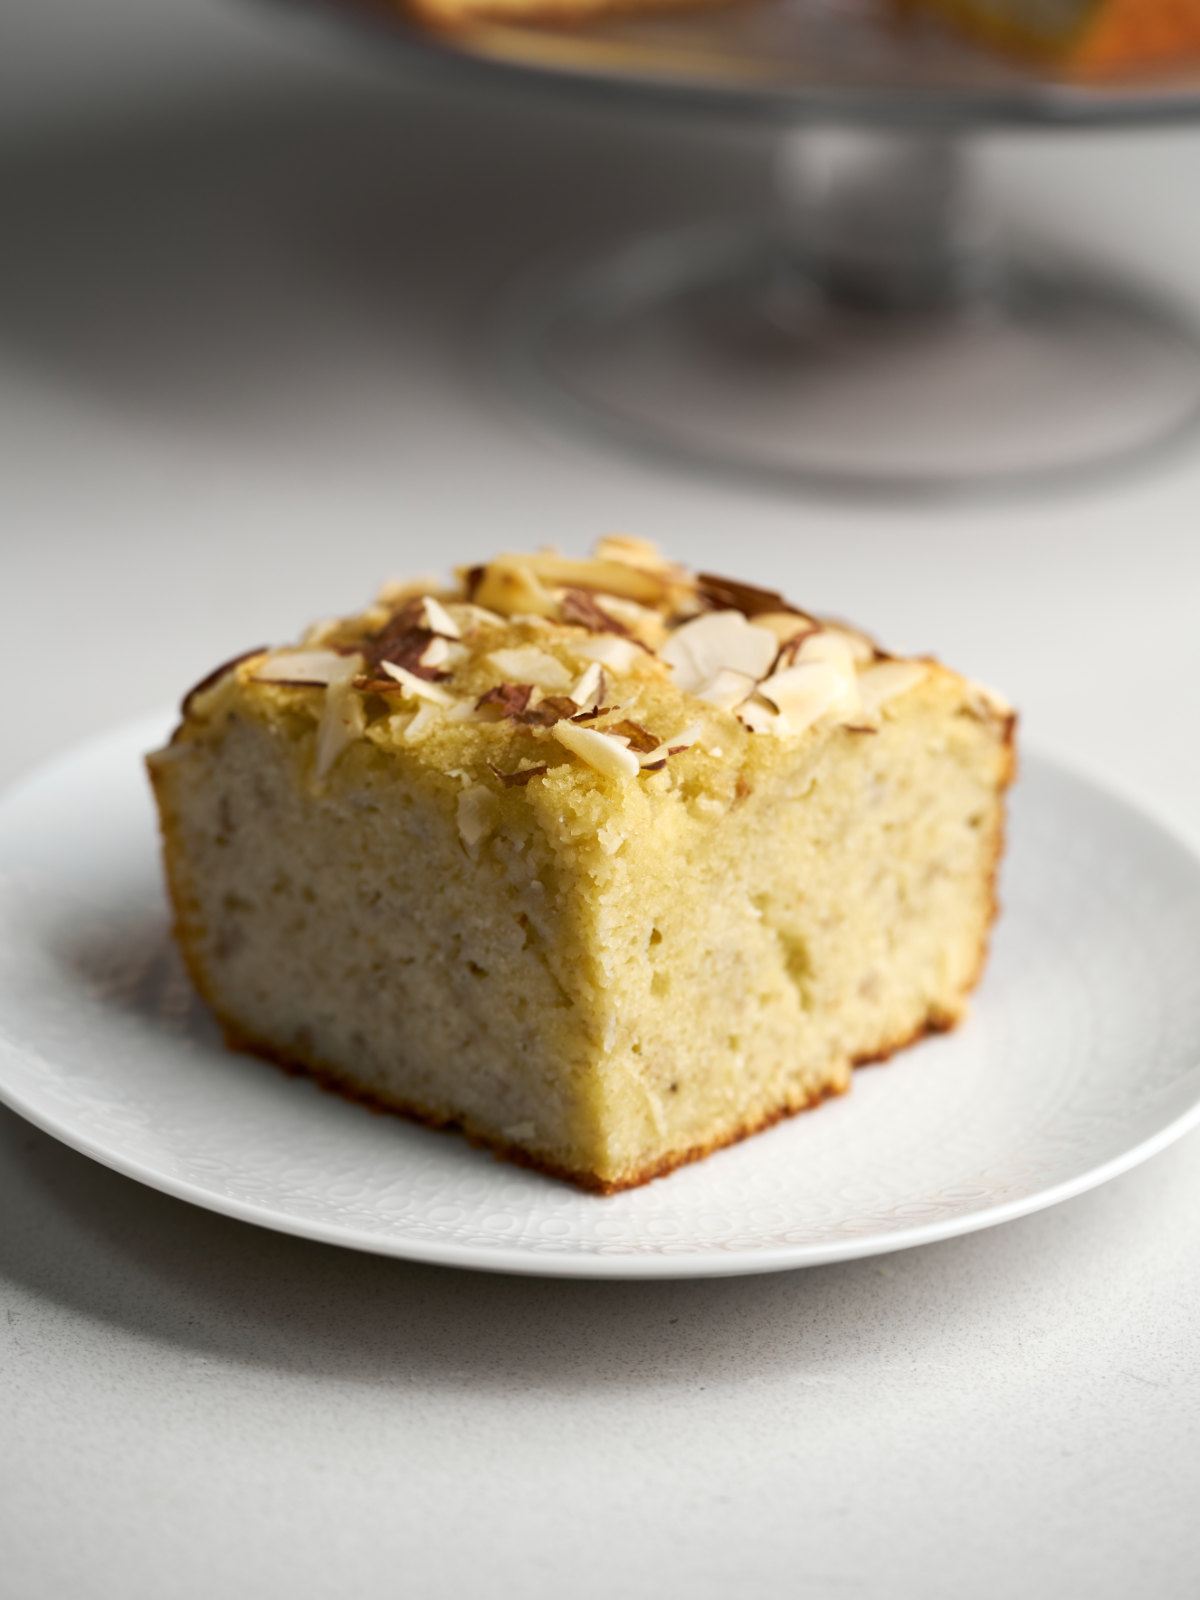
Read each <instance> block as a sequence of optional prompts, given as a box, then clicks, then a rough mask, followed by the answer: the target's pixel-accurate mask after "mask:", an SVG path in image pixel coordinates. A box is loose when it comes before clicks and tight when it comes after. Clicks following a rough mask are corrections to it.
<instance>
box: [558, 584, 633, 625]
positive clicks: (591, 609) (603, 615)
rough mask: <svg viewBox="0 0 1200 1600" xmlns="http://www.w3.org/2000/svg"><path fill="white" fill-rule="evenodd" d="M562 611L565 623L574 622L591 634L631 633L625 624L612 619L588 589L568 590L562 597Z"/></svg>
mask: <svg viewBox="0 0 1200 1600" xmlns="http://www.w3.org/2000/svg"><path fill="white" fill-rule="evenodd" d="M560 610H561V612H562V619H563V621H564V622H574V623H575V624H577V625H578V626H579V627H581V628H587V629H588V631H589V632H591V633H618V634H619V633H628V632H629V629H628V628H627V627H626V626H625V624H624V623H623V622H618V621H617V619H616V617H610V616H609V614H608V612H607V611H605V609H604V608H603V606H601V605H600V604H599V602H598V601H597V600H596V599H595V598H594V597H593V596H592V595H591V594H589V593H588V591H587V590H586V589H568V590H567V591H566V593H565V594H564V595H563V597H562V601H561V603H560Z"/></svg>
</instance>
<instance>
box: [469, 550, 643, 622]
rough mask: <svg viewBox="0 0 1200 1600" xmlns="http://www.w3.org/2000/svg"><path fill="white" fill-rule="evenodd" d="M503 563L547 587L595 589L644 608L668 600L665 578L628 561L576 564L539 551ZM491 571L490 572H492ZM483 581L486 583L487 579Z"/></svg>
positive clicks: (502, 560) (551, 551)
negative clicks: (517, 567) (524, 571)
mask: <svg viewBox="0 0 1200 1600" xmlns="http://www.w3.org/2000/svg"><path fill="white" fill-rule="evenodd" d="M500 560H501V562H509V561H512V562H519V563H520V564H521V565H522V566H524V567H526V568H527V569H528V570H529V571H530V572H531V573H533V574H534V576H535V577H537V578H539V579H540V580H541V581H542V582H544V583H550V584H554V583H557V584H564V585H566V586H568V587H570V588H572V589H594V590H596V592H597V593H598V594H615V595H619V596H621V597H622V598H623V599H626V600H636V601H637V602H638V603H639V604H640V605H644V606H657V605H660V604H661V603H662V601H663V600H664V599H665V598H666V596H667V589H668V585H667V581H666V579H665V577H662V576H660V575H659V574H658V573H655V572H646V571H645V570H644V569H642V568H641V567H634V566H630V565H629V563H628V562H625V561H596V560H591V561H575V560H573V559H572V558H571V557H569V556H560V555H559V554H558V553H557V551H553V550H539V551H538V553H537V555H532V556H501V557H500ZM492 565H493V566H495V565H496V563H495V562H493V563H492ZM488 570H489V572H490V570H491V569H490V568H489V569H488ZM484 581H485V583H486V581H487V580H486V578H485V579H484ZM487 603H488V602H487V601H486V600H485V601H483V602H482V604H484V605H486V604H487ZM531 609H533V608H531Z"/></svg>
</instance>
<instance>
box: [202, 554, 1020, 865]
mask: <svg viewBox="0 0 1200 1600" xmlns="http://www.w3.org/2000/svg"><path fill="white" fill-rule="evenodd" d="M946 679H950V680H952V681H953V684H954V686H955V688H956V692H957V693H959V694H960V695H961V697H962V700H963V703H964V705H965V706H966V707H967V709H968V710H970V711H972V712H973V713H974V714H975V715H977V716H979V717H980V718H981V720H996V721H998V722H1001V723H1010V722H1011V718H1012V712H1011V708H1010V707H1009V706H1008V704H1007V702H1005V701H1004V700H1003V698H1002V697H1001V696H999V695H997V694H996V693H995V692H994V691H991V690H988V689H985V688H984V687H983V686H982V685H978V684H974V683H971V682H970V681H969V680H966V679H962V678H960V677H958V675H957V674H952V673H949V672H948V669H946V668H945V667H942V666H940V665H939V664H938V663H937V662H935V661H932V660H931V659H929V658H919V659H913V658H909V659H904V658H898V657H895V656H892V655H889V654H888V653H887V652H885V651H884V650H882V649H881V648H880V647H879V646H878V645H877V644H875V642H874V641H873V640H872V639H870V638H869V637H868V636H867V635H866V634H864V633H862V632H861V631H859V630H858V629H857V628H853V627H850V626H848V625H846V624H845V623H841V622H834V621H830V620H828V619H822V618H819V617H817V616H815V615H813V614H812V613H810V612H808V611H805V610H803V609H801V608H800V607H798V606H795V605H793V604H791V603H790V602H789V601H787V600H785V599H784V598H783V596H782V595H780V594H778V593H776V592H774V591H772V590H768V589H764V588H760V587H757V586H755V585H753V584H748V583H743V582H741V581H739V580H736V579H731V578H724V577H719V576H716V575H714V574H710V573H691V572H689V571H688V570H687V569H686V568H684V567H681V566H679V565H677V564H675V563H672V562H670V561H667V560H666V559H664V558H663V557H662V556H661V555H660V554H659V552H658V550H657V549H656V548H655V547H654V546H653V545H650V544H648V543H645V542H644V541H641V540H636V539H630V538H624V537H613V538H607V539H602V540H601V541H600V542H599V543H598V545H597V546H596V548H595V551H594V553H593V555H592V557H591V558H590V559H586V560H576V559H572V558H569V557H566V556H562V555H560V554H558V553H557V552H555V551H552V550H543V551H539V552H537V553H535V554H530V555H501V556H499V557H497V558H496V559H495V560H493V561H491V562H489V563H487V564H486V565H483V566H474V567H469V568H462V569H460V570H459V572H458V573H457V581H456V582H454V583H453V584H446V583H445V582H444V581H443V580H440V579H434V578H427V579H420V580H415V581H411V582H409V581H406V582H401V583H392V584H389V585H387V586H386V587H385V588H384V589H383V591H382V593H381V594H380V596H379V597H378V599H377V600H376V602H375V603H374V604H373V605H372V606H371V607H369V608H368V609H367V610H366V611H364V612H363V613H361V614H359V615H357V616H353V617H346V618H339V619H336V620H333V621H327V622H322V623H318V624H316V625H314V626H313V627H311V628H310V629H309V630H308V631H307V632H306V633H305V634H304V636H303V637H302V638H301V640H300V641H299V642H298V643H297V644H295V645H291V646H286V647H283V648H279V649H271V650H258V651H254V652H251V653H249V654H247V655H246V656H243V657H240V658H238V659H237V660H236V661H234V662H231V663H228V664H227V665H226V666H225V667H224V668H220V669H218V670H217V671H216V672H215V673H213V674H210V676H209V677H208V678H206V679H205V680H204V682H203V683H201V684H200V685H198V686H197V687H196V688H195V689H193V690H192V692H191V693H190V694H189V696H188V697H187V699H186V700H185V702H184V723H183V727H182V729H181V731H180V735H177V737H180V736H182V737H185V738H186V737H187V736H188V734H189V732H191V731H195V730H197V729H198V728H200V727H202V726H203V725H204V724H206V723H207V722H208V721H209V720H210V719H211V718H212V717H213V716H214V715H216V714H217V713H218V711H219V710H220V709H221V708H223V707H224V706H225V705H227V704H228V701H229V696H230V695H231V694H233V695H236V696H237V697H238V699H239V700H240V701H241V702H243V704H246V705H248V706H250V707H251V708H252V709H253V710H254V711H255V712H256V713H257V714H259V715H261V716H263V717H265V718H268V719H273V720H275V721H276V722H277V723H278V724H279V725H281V726H286V727H287V728H288V729H289V731H291V732H293V733H294V732H295V731H296V730H297V729H298V728H303V727H306V726H307V727H309V728H310V730H311V725H312V724H314V723H315V725H316V739H315V745H314V754H313V758H312V770H311V777H312V781H313V782H314V783H315V784H317V785H321V784H324V783H326V782H327V781H329V780H330V776H331V774H332V773H333V772H334V769H335V768H336V767H337V766H338V765H339V763H340V762H341V760H342V757H343V756H344V754H345V753H346V751H348V750H349V749H351V748H352V747H353V746H354V745H355V744H356V743H360V742H363V741H365V742H367V743H368V744H370V745H372V746H374V747H375V749H376V750H378V751H380V752H383V753H385V754H390V755H391V756H392V757H394V758H396V759H401V758H402V759H404V760H405V761H406V762H408V763H410V764H413V765H415V766H416V767H418V768H423V769H425V770H426V772H427V773H428V775H429V776H430V777H431V778H437V777H440V778H444V779H447V780H450V781H451V782H453V784H454V786H455V787H456V788H457V787H458V786H459V785H463V786H469V787H471V788H474V787H476V786H483V787H484V788H486V789H490V790H493V791H496V790H504V789H515V788H520V789H528V787H529V786H530V785H533V786H534V788H543V787H544V788H548V789H549V790H550V791H552V792H556V793H558V794H559V795H562V796H564V797H565V795H566V793H567V792H568V791H573V792H575V795H576V798H581V797H582V795H583V794H584V793H587V794H589V795H591V796H593V797H594V798H595V799H597V800H602V798H603V796H604V795H606V794H611V792H612V791H613V790H614V789H627V788H628V786H629V785H637V786H640V787H642V788H650V789H652V790H653V789H657V788H659V787H664V786H670V787H673V786H675V785H676V784H677V783H678V782H680V781H682V780H684V779H686V780H687V782H688V786H689V788H691V789H692V790H693V791H695V790H713V791H714V792H719V793H720V794H721V795H724V791H725V790H726V789H730V790H732V789H733V788H734V786H736V785H737V784H738V783H739V782H742V781H744V775H745V774H747V773H750V774H753V773H754V772H755V770H756V769H759V768H761V767H763V765H764V764H766V765H774V764H777V763H778V762H779V761H780V760H781V759H788V758H789V757H790V755H791V754H793V753H794V751H795V747H796V745H797V742H798V741H803V740H807V741H810V742H811V741H817V740H820V739H822V738H827V737H829V736H830V734H831V733H832V732H833V731H835V730H837V729H839V728H852V729H855V730H861V731H864V732H866V731H871V730H874V729H876V728H877V727H878V726H879V723H880V718H881V717H884V716H887V715H889V714H890V710H889V708H891V707H894V706H895V705H898V704H899V703H901V702H902V701H903V700H904V699H905V697H907V696H908V695H910V694H912V693H914V692H916V691H918V690H919V689H920V687H921V686H922V685H930V684H931V682H934V681H937V680H946ZM724 798H725V800H726V802H727V801H728V798H729V797H728V796H724ZM469 809H470V808H469V806H468V807H467V808H466V810H467V813H468V815H467V816H466V818H465V824H464V839H465V840H466V839H468V837H469V834H470V831H471V824H470V817H469ZM462 816H463V807H462V806H461V804H460V819H461V818H462Z"/></svg>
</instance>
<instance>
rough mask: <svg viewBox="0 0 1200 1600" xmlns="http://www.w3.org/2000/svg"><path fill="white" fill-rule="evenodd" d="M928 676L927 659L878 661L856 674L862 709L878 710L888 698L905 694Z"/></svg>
mask: <svg viewBox="0 0 1200 1600" xmlns="http://www.w3.org/2000/svg"><path fill="white" fill-rule="evenodd" d="M928 676H929V663H928V662H927V661H880V662H877V663H876V664H875V666H873V667H867V668H866V670H865V671H863V672H860V673H859V675H858V692H859V694H860V695H861V696H862V703H863V709H864V710H865V711H867V712H868V713H871V712H875V711H878V710H879V709H880V707H881V706H885V705H887V703H888V701H889V700H895V699H896V698H897V696H899V695H902V694H907V693H908V691H909V690H910V689H915V688H916V687H917V685H918V684H919V683H924V681H925V679H926V678H927V677H928Z"/></svg>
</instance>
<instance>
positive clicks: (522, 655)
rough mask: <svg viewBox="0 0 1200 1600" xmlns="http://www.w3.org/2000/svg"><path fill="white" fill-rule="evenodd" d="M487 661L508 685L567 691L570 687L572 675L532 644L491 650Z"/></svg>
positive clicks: (558, 662) (555, 657) (554, 657)
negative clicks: (534, 685)
mask: <svg viewBox="0 0 1200 1600" xmlns="http://www.w3.org/2000/svg"><path fill="white" fill-rule="evenodd" d="M486 660H487V662H488V665H489V666H492V667H495V669H496V671H497V672H499V673H501V674H502V675H503V677H504V678H505V679H506V680H507V681H508V682H511V683H535V684H537V686H538V688H539V689H567V688H569V687H570V684H571V674H570V672H568V670H567V668H566V667H564V666H563V664H562V662H561V661H560V660H559V659H558V657H557V656H552V655H550V654H548V653H547V652H546V651H545V650H538V649H537V648H536V647H535V646H533V645H516V646H514V647H513V648H512V649H510V650H493V651H492V652H491V654H490V655H489V656H487V657H486Z"/></svg>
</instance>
